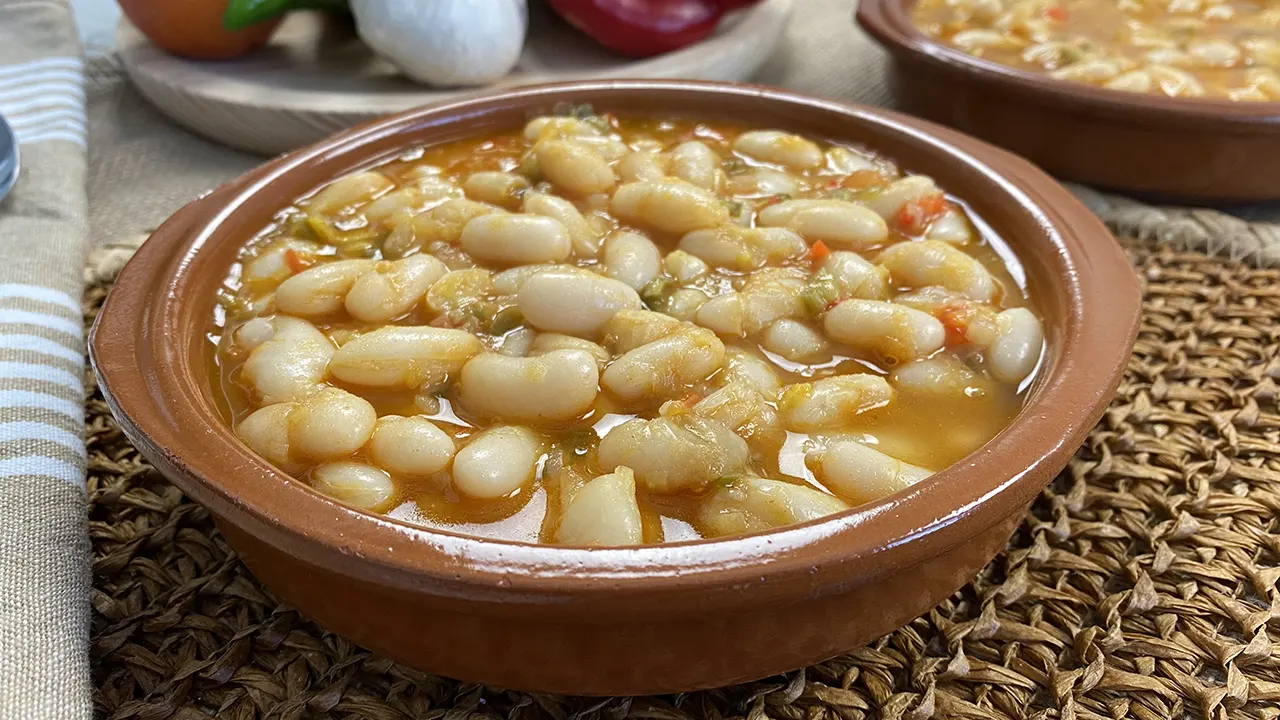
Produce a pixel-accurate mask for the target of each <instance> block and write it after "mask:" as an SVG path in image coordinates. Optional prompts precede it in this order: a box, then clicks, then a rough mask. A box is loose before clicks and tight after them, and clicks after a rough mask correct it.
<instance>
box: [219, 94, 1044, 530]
mask: <svg viewBox="0 0 1280 720" xmlns="http://www.w3.org/2000/svg"><path fill="white" fill-rule="evenodd" d="M220 292H221V295H220V302H219V304H218V309H217V312H216V317H215V318H213V327H212V330H211V332H210V340H211V343H210V352H209V356H210V361H209V367H210V372H211V377H212V378H213V380H214V383H215V387H217V388H220V390H221V398H220V399H221V400H222V401H223V412H224V413H225V415H226V418H227V420H228V422H229V423H231V424H232V425H233V426H234V428H235V431H236V433H237V435H238V436H239V437H240V438H241V439H242V440H243V441H244V442H245V443H246V444H247V445H248V446H249V447H250V448H252V449H253V450H254V451H256V452H257V453H258V454H260V455H261V456H262V457H263V458H265V459H266V460H268V461H269V462H271V463H273V464H274V465H276V466H277V467H279V468H280V469H281V470H283V471H285V472H287V473H289V474H291V475H293V476H294V477H297V478H300V479H302V480H304V481H305V482H307V483H309V484H310V485H311V486H313V487H314V488H316V489H317V490H319V491H320V492H323V493H326V494H328V495H330V496H332V497H334V498H336V499H337V500H339V501H341V502H344V503H347V504H350V505H352V506H355V507H359V508H362V509H365V510H368V511H372V512H379V513H386V514H388V515H390V516H391V517H395V518H398V519H401V520H404V521H407V522H412V523H416V524H421V525H426V526H431V527H439V528H445V529H450V530H453V531H456V532H461V533H467V534H473V535H479V536H486V537H495V538H502V539H506V540H514V541H524V542H543V543H551V544H566V545H600V546H604V545H634V544H642V543H659V542H664V541H665V542H670V541H676V540H685V539H693V538H699V537H707V538H710V537H721V536H727V535H734V534H740V533H745V532H751V531H756V530H763V529H769V528H775V527H780V526H784V525H787V524H791V523H795V522H802V521H805V520H810V519H814V518H818V517H821V516H824V515H828V514H831V513H836V512H840V511H842V510H845V509H847V508H850V507H853V506H855V505H858V504H860V503H865V502H868V501H871V500H874V499H877V498H879V497H882V496H884V495H886V494H889V493H892V492H894V491H896V490H899V489H901V488H904V487H907V486H908V485H910V484H912V483H915V482H918V481H919V480H921V479H923V478H925V477H927V476H929V475H930V474H932V473H933V472H936V471H938V470H941V469H943V468H945V467H947V466H948V465H950V464H952V463H954V462H956V461H957V460H959V459H960V458H962V457H964V456H965V455H967V454H969V453H971V452H973V451H974V450H976V449H977V448H979V447H980V446H981V445H983V444H984V443H985V442H987V441H988V440H989V439H991V438H992V437H993V436H994V435H995V434H997V433H998V432H999V431H1000V430H1001V429H1002V428H1004V427H1005V426H1006V425H1007V424H1008V423H1009V422H1010V421H1011V420H1012V419H1013V417H1014V416H1015V415H1016V414H1017V412H1018V410H1019V408H1020V407H1021V403H1022V399H1023V397H1024V395H1025V393H1026V389H1027V387H1028V386H1029V385H1030V381H1031V379H1032V378H1033V377H1034V374H1035V370H1036V368H1037V366H1038V364H1039V361H1040V357H1041V355H1042V350H1043V345H1044V341H1043V331H1042V327H1041V321H1040V319H1039V316H1038V315H1037V314H1036V312H1035V311H1034V309H1033V307H1031V301H1030V299H1029V297H1028V293H1027V290H1026V288H1025V278H1024V277H1023V274H1022V271H1021V268H1020V266H1019V265H1018V263H1017V260H1016V258H1014V256H1013V255H1012V254H1011V253H1010V252H1009V251H1008V249H1007V247H1006V246H1005V245H1004V244H1003V242H1002V241H1001V240H1000V239H999V238H998V237H996V236H995V235H994V234H993V233H991V232H989V231H985V230H983V229H982V225H981V223H980V221H979V220H978V219H977V218H976V217H975V216H974V215H972V214H971V213H970V212H968V211H967V209H966V207H965V206H964V205H963V204H962V203H961V201H959V200H958V199H955V198H952V197H950V196H948V195H946V194H944V192H943V191H942V190H941V189H940V188H939V187H937V185H936V184H935V183H934V181H933V180H932V179H930V178H929V177H926V176H923V175H918V174H910V173H904V172H902V171H901V170H900V169H899V168H898V167H896V165H895V164H894V163H893V162H892V161H891V160H889V159H887V158H884V157H881V156H879V155H877V154H875V153H873V152H870V151H868V150H866V149H863V148H860V147H855V146H852V145H849V144H841V143H831V142H826V141H823V140H821V139H816V138H805V137H800V136H797V135H793V134H790V133H787V132H784V131H779V130H768V129H748V128H745V127H739V126H737V125H733V124H728V123H719V122H714V123H709V122H699V121H695V120H681V119H675V120H672V119H651V118H645V117H622V118H619V117H615V116H614V115H612V114H598V113H595V112H593V111H592V110H591V109H590V108H587V107H574V108H566V109H565V113H564V114H562V115H557V116H548V117H539V118H535V119H533V120H531V121H530V122H529V123H528V124H527V125H526V126H525V127H524V128H521V129H516V130H513V131H511V132H504V133H498V134H492V135H487V136H484V137H477V138H473V139H466V140H459V141H454V142H450V143H446V144H442V145H435V146H429V147H421V148H415V149H413V150H411V151H409V152H406V153H404V154H402V155H401V156H399V157H398V158H396V159H394V160H391V161H389V162H386V163H384V164H382V165H379V166H377V167H375V168H371V169H368V170H365V171H362V172H357V173H353V174H350V175H347V176H345V177H342V178H339V179H337V180H335V181H334V182H332V183H330V184H328V185H326V186H325V187H322V188H320V189H319V190H318V191H317V192H315V193H314V194H312V195H310V196H308V197H304V198H301V199H299V200H298V201H297V202H296V203H295V204H294V205H293V206H292V207H290V208H288V209H286V210H284V211H282V212H281V213H280V214H279V215H278V217H277V221H276V222H275V223H274V224H273V225H271V226H270V227H268V228H266V229H265V230H264V231H263V232H262V233H261V234H260V235H259V236H258V237H256V238H254V239H253V240H252V241H250V242H249V243H248V244H247V246H246V247H245V248H244V250H243V251H242V254H241V256H240V261H239V263H238V264H237V265H236V266H234V268H233V270H232V272H231V274H230V276H229V277H228V278H227V280H226V283H225V285H224V287H223V289H222V290H221V291H220Z"/></svg>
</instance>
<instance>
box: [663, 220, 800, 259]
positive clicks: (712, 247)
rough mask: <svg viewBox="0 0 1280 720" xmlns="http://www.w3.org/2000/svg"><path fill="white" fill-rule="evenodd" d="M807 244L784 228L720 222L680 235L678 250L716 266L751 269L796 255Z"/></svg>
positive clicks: (798, 254) (797, 255)
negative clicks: (751, 226) (716, 224)
mask: <svg viewBox="0 0 1280 720" xmlns="http://www.w3.org/2000/svg"><path fill="white" fill-rule="evenodd" d="M808 249H809V246H808V245H807V244H806V243H805V241H804V239H803V238H801V237H800V235H798V234H797V233H795V232H794V231H792V230H789V229H787V228H780V227H768V228H744V227H741V226H738V225H721V226H719V227H715V228H707V229H704V230H694V231H693V232H691V233H687V234H685V236H684V237H682V238H680V250H682V251H684V252H686V253H689V254H690V255H694V256H696V257H698V258H701V259H702V260H704V261H705V262H706V263H707V264H709V265H713V266H715V267H722V268H728V269H730V270H752V269H754V268H758V267H761V266H762V265H766V264H769V263H771V262H779V261H781V260H786V259H789V258H794V257H799V256H801V255H803V254H804V253H805V252H807V251H808Z"/></svg>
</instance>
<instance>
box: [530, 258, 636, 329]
mask: <svg viewBox="0 0 1280 720" xmlns="http://www.w3.org/2000/svg"><path fill="white" fill-rule="evenodd" d="M516 302H517V303H518V304H519V307H520V313H521V314H522V315H524V319H525V320H526V321H527V322H528V323H529V324H530V325H532V326H533V327H535V328H537V329H539V330H544V331H548V332H560V333H567V334H569V335H582V336H594V335H595V334H596V333H598V332H599V331H600V328H601V327H602V326H603V325H604V324H605V323H606V322H608V320H609V318H611V317H613V315H614V314H615V313H617V312H618V311H619V310H627V309H634V308H639V307H640V296H639V295H637V294H636V291H635V290H632V289H631V288H630V287H629V286H627V285H626V284H624V283H621V282H619V281H617V280H612V279H610V278H604V277H600V276H599V275H593V274H590V273H584V272H580V271H579V272H575V271H567V272H566V271H560V270H554V271H552V270H549V271H547V272H542V273H538V274H536V275H534V276H533V277H531V278H529V279H528V280H527V281H525V283H524V286H523V287H521V288H520V294H519V295H518V296H517V298H516Z"/></svg>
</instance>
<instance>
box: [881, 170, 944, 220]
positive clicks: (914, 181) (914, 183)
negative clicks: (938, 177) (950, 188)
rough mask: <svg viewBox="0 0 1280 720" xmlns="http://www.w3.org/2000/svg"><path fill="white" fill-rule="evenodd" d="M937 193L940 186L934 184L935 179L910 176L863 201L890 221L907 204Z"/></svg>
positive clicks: (890, 184) (892, 183) (894, 182)
mask: <svg viewBox="0 0 1280 720" xmlns="http://www.w3.org/2000/svg"><path fill="white" fill-rule="evenodd" d="M936 192H938V186H937V185H936V184H935V183H934V182H933V178H931V177H928V176H925V175H908V176H907V177H904V178H900V179H898V180H894V181H893V182H891V183H889V186H888V187H886V188H885V189H884V190H881V191H880V192H878V193H875V194H874V195H873V196H871V197H870V198H868V199H867V200H865V201H863V204H864V205H866V206H867V207H868V208H870V209H871V210H872V211H873V212H875V213H876V214H878V215H879V216H880V217H882V218H885V219H890V218H894V217H897V215H898V213H900V212H902V208H903V206H905V205H906V204H907V203H909V202H913V201H915V200H919V199H921V198H923V197H925V196H926V195H932V194H934V193H936Z"/></svg>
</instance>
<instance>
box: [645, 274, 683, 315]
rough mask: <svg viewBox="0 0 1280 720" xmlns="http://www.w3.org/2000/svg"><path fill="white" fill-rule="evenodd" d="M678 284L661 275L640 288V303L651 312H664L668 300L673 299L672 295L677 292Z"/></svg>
mask: <svg viewBox="0 0 1280 720" xmlns="http://www.w3.org/2000/svg"><path fill="white" fill-rule="evenodd" d="M675 286H676V284H675V283H674V282H672V280H671V278H668V277H665V276H662V275H659V276H658V277H656V278H654V279H652V280H650V281H649V283H648V284H647V285H645V286H644V287H642V288H640V302H642V303H644V305H645V307H647V308H649V309H650V310H654V311H657V312H662V310H663V308H665V307H666V305H667V299H668V298H670V297H671V293H672V292H673V291H674V290H675Z"/></svg>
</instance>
